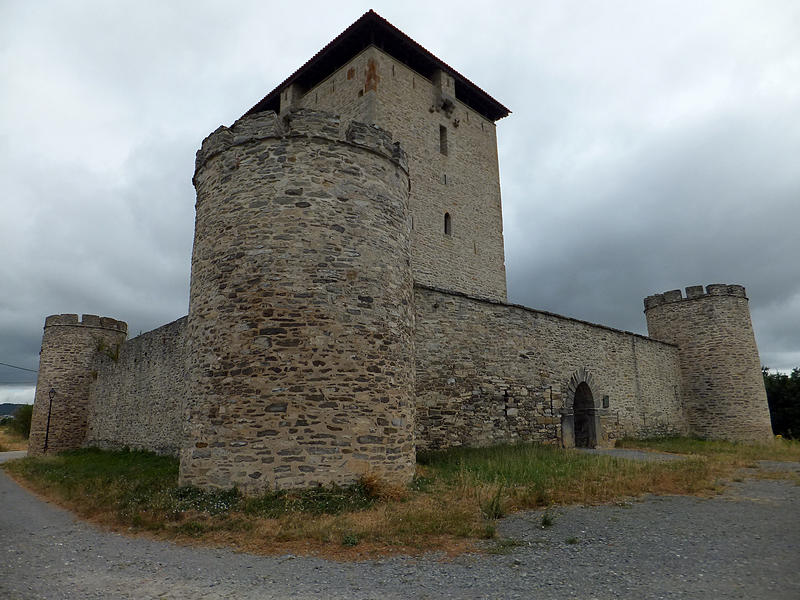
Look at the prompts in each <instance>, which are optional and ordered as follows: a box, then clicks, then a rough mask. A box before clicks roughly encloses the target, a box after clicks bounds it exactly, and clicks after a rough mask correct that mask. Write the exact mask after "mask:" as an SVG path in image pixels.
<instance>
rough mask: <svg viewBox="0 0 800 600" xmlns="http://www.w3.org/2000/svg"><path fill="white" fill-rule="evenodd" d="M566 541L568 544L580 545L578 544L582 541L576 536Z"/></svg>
mask: <svg viewBox="0 0 800 600" xmlns="http://www.w3.org/2000/svg"><path fill="white" fill-rule="evenodd" d="M564 541H565V542H567V543H568V544H578V543H580V540H579V539H578V538H576V537H575V536H574V535H573V536H572V537H568V538H567V539H566V540H564Z"/></svg>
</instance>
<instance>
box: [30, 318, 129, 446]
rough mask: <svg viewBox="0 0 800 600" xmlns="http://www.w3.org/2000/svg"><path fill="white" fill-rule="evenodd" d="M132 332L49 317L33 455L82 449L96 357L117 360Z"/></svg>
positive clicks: (115, 324)
mask: <svg viewBox="0 0 800 600" xmlns="http://www.w3.org/2000/svg"><path fill="white" fill-rule="evenodd" d="M127 333H128V325H127V324H126V323H123V322H122V321H117V320H115V319H109V318H106V317H98V316H96V315H83V318H82V319H81V320H80V321H79V320H78V315H73V314H63V315H51V316H49V317H47V319H46V320H45V323H44V335H43V336H42V350H41V352H40V353H39V376H38V380H37V382H36V396H35V399H34V403H33V416H32V418H31V436H30V440H29V442H28V453H29V454H30V455H37V454H43V453H44V452H60V451H62V450H71V449H73V448H79V447H80V446H81V445H82V444H83V442H84V440H85V439H86V428H87V423H88V409H89V387H90V384H91V382H92V380H93V376H94V374H95V371H94V361H95V359H96V357H97V356H98V355H101V354H105V355H109V356H112V357H113V356H117V355H118V353H119V349H120V346H121V345H122V342H124V341H125V336H126V335H127Z"/></svg>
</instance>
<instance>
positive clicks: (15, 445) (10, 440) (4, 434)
mask: <svg viewBox="0 0 800 600" xmlns="http://www.w3.org/2000/svg"><path fill="white" fill-rule="evenodd" d="M27 449H28V438H26V437H25V436H24V435H22V434H21V433H19V432H17V431H14V430H13V428H12V427H11V424H10V423H3V424H2V425H0V452H10V451H12V450H27Z"/></svg>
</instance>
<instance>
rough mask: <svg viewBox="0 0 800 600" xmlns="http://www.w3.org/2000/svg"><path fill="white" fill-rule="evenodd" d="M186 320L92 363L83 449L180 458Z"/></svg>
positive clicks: (157, 331) (98, 358)
mask: <svg viewBox="0 0 800 600" xmlns="http://www.w3.org/2000/svg"><path fill="white" fill-rule="evenodd" d="M186 358H187V336H186V317H183V318H181V319H178V320H177V321H173V322H172V323H169V324H167V325H163V326H161V327H159V328H158V329H154V330H153V331H148V332H147V333H144V334H142V335H139V336H137V337H135V338H132V339H130V340H128V341H127V342H125V343H124V344H122V347H121V348H120V351H119V355H118V356H116V357H111V356H108V355H106V354H103V353H101V354H100V355H99V356H98V357H97V359H96V360H95V362H94V369H93V373H94V375H95V380H94V382H93V383H92V384H91V388H90V395H89V408H88V414H89V418H88V429H87V434H86V442H85V445H86V446H97V447H99V448H106V449H108V448H124V447H128V448H134V449H137V450H150V451H152V452H157V453H158V454H169V455H173V456H177V455H178V451H179V449H180V447H181V438H182V431H183V403H184V398H185V396H186Z"/></svg>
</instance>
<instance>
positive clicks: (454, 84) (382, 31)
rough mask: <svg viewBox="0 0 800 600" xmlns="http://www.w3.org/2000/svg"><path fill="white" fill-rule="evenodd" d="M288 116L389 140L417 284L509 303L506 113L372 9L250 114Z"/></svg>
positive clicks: (497, 103)
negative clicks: (404, 168)
mask: <svg viewBox="0 0 800 600" xmlns="http://www.w3.org/2000/svg"><path fill="white" fill-rule="evenodd" d="M292 108H310V109H315V110H324V111H329V112H332V113H335V114H338V115H341V118H342V120H343V121H349V120H355V121H360V122H364V123H368V124H371V125H377V126H378V127H381V128H382V129H385V130H386V131H389V132H391V134H392V137H393V139H395V140H397V141H399V142H400V143H401V144H402V146H403V149H404V150H405V151H406V152H407V154H408V162H409V173H410V177H411V193H410V198H409V207H410V211H411V219H412V231H411V261H412V272H413V276H414V281H415V282H416V283H419V284H422V285H428V286H432V287H436V288H441V289H446V290H452V291H456V292H461V293H465V294H469V295H473V296H477V297H480V298H488V299H491V300H498V301H501V302H505V300H506V274H505V253H504V248H503V215H502V207H501V201H500V174H499V167H498V158H497V136H496V126H495V122H496V121H497V120H499V119H501V118H503V117H505V116H506V115H508V114H509V110H508V109H507V108H506V107H505V106H503V105H502V104H500V103H499V102H498V101H497V100H495V99H494V98H492V97H491V96H489V95H488V94H487V93H486V92H484V91H483V90H482V89H480V88H479V87H478V86H477V85H475V84H474V83H472V82H471V81H470V80H469V79H467V78H466V77H464V76H463V75H462V74H460V73H459V72H458V71H456V70H455V69H453V68H452V67H450V66H448V65H447V64H445V63H444V62H443V61H441V60H439V59H438V58H436V57H435V56H433V55H432V54H430V53H429V52H428V51H427V50H425V49H424V48H423V47H422V46H420V45H419V44H417V43H416V42H415V41H414V40H412V39H410V38H409V37H408V36H406V35H405V34H404V33H403V32H401V31H400V30H398V29H397V28H395V27H394V26H393V25H391V24H390V23H388V22H387V21H386V20H384V19H383V18H381V17H380V16H379V15H377V14H375V13H374V12H372V11H369V12H367V13H366V14H364V15H363V16H362V17H361V18H360V19H359V20H358V21H356V22H355V23H354V24H353V25H351V26H350V27H348V29H347V30H346V31H344V32H343V33H342V34H341V35H340V36H338V37H337V38H336V39H335V40H333V41H332V42H331V43H330V44H328V45H327V46H326V47H325V48H323V49H322V50H321V51H320V52H319V53H318V54H317V55H315V56H314V57H313V58H312V59H311V60H310V61H308V63H306V64H305V65H304V66H303V67H301V68H300V69H299V70H298V71H297V72H295V73H294V74H293V75H291V76H290V77H289V78H288V79H287V80H286V81H284V82H283V83H281V84H280V85H279V86H278V87H276V88H275V89H274V90H273V91H272V92H270V93H269V94H267V95H266V96H265V97H264V98H263V99H262V100H261V101H260V102H259V103H258V104H256V105H255V106H254V107H253V108H251V109H250V110H249V111H248V112H247V113H246V114H248V115H252V114H257V113H258V112H261V111H264V110H274V111H276V112H279V113H281V114H284V113H285V112H286V111H288V110H291V109H292Z"/></svg>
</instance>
